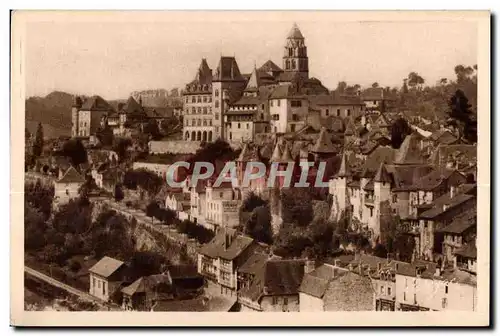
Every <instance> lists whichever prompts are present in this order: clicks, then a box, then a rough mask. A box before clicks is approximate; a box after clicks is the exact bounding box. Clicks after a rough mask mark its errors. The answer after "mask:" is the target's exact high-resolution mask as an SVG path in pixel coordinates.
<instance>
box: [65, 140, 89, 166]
mask: <svg viewBox="0 0 500 336" xmlns="http://www.w3.org/2000/svg"><path fill="white" fill-rule="evenodd" d="M62 154H63V155H64V156H66V157H68V158H69V159H70V160H71V164H72V165H73V166H75V167H77V166H79V165H80V164H82V163H86V162H87V150H86V149H85V147H84V146H83V144H82V142H81V141H80V140H79V139H71V140H68V141H66V142H65V143H64V145H63V148H62Z"/></svg>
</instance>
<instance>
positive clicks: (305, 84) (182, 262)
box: [24, 24, 486, 312]
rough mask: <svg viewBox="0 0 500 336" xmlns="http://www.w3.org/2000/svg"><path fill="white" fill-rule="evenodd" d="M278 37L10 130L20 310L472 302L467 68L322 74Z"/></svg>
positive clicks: (309, 54)
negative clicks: (17, 184)
mask: <svg viewBox="0 0 500 336" xmlns="http://www.w3.org/2000/svg"><path fill="white" fill-rule="evenodd" d="M283 40H284V44H283V45H284V47H281V46H276V48H282V59H281V60H274V61H273V60H268V61H266V62H265V63H263V64H260V65H259V64H254V66H253V68H252V69H242V68H240V67H239V65H238V61H237V57H236V56H224V55H222V56H221V57H220V59H218V60H217V61H216V62H215V63H213V64H210V62H209V60H208V59H205V58H203V59H201V60H200V62H199V66H198V68H196V69H192V73H193V77H192V80H191V81H190V82H188V83H186V84H185V86H184V87H182V88H179V89H172V90H163V89H162V90H159V91H154V90H151V91H135V92H132V93H131V94H130V97H128V98H127V99H126V100H124V101H120V102H110V101H107V100H106V99H104V98H103V97H101V96H99V95H94V96H79V95H75V96H73V97H72V100H73V101H72V104H71V106H68V108H67V111H66V112H65V113H66V116H67V117H68V118H69V117H70V118H71V125H72V127H71V134H70V135H69V136H59V137H47V136H44V125H42V123H41V122H40V123H39V124H38V126H37V128H36V130H35V131H31V132H30V131H29V130H28V129H26V134H25V139H26V146H25V204H24V207H25V210H24V213H25V222H24V225H25V279H27V280H26V281H25V288H26V291H25V292H26V293H28V294H29V295H28V294H26V295H25V305H26V309H28V310H41V309H44V308H45V307H43V305H40V304H39V302H38V303H37V302H36V300H34V299H33V298H34V297H36V296H42V297H43V298H44V300H48V299H50V298H55V297H57V298H58V300H59V308H58V309H64V310H77V311H78V310H119V311H193V312H203V311H220V312H222V311H223V312H229V311H231V312H250V311H251V312H317V311H445V310H462V311H477V296H478V295H477V280H476V277H477V271H476V269H477V247H476V236H477V115H478V113H479V111H477V66H476V65H470V66H469V65H456V66H455V65H451V64H450V68H453V67H454V71H455V74H456V78H443V79H441V80H440V81H438V83H426V82H425V78H424V77H422V76H423V75H420V74H418V73H417V72H411V73H410V74H409V75H408V77H407V78H404V79H402V81H401V86H400V87H383V86H382V85H381V84H379V83H377V82H375V83H373V84H372V85H371V86H370V87H362V86H361V85H358V84H352V85H351V84H348V83H347V82H339V84H338V86H337V87H336V88H327V87H326V86H325V85H324V84H323V83H322V82H321V80H320V79H318V78H314V77H311V76H310V74H309V62H314V55H317V54H318V53H319V51H318V50H310V49H308V47H307V39H306V36H304V35H303V33H302V32H301V30H300V28H299V26H298V25H297V24H293V25H292V24H291V29H290V31H289V32H288V34H287V35H286V36H283ZM158 101H160V102H161V103H158ZM153 103H154V104H153ZM484 113H486V112H484ZM179 162H186V163H188V165H187V167H186V166H178V165H177V163H179ZM195 163H209V164H210V165H211V166H212V167H214V169H213V171H212V172H211V174H208V173H207V171H206V170H205V171H201V170H199V169H196V168H194V167H195V166H196V165H195ZM256 163H259V164H261V165H262V166H263V167H265V168H266V169H264V170H265V171H263V172H262V174H256V172H255V167H256V165H255V164H256ZM231 165H232V166H234V167H235V169H234V172H235V174H234V175H233V174H232V172H230V171H226V167H228V166H231ZM250 174H253V175H252V177H253V178H252V179H251V180H250V181H248V176H249V175H250ZM257 175H258V176H257ZM203 176H204V177H203ZM218 176H222V177H225V178H226V180H225V181H223V182H221V181H217V179H218ZM167 180H173V181H175V182H176V183H175V185H173V184H169V183H167ZM195 181H196V182H195ZM245 181H246V182H249V183H245ZM40 288H43V290H41V289H40ZM61 298H62V299H61ZM31 299H33V301H31ZM61 302H63V304H61Z"/></svg>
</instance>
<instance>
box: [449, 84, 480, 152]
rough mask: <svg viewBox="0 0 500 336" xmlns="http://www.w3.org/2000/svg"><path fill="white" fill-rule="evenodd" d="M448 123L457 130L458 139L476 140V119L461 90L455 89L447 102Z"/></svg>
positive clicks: (473, 141)
mask: <svg viewBox="0 0 500 336" xmlns="http://www.w3.org/2000/svg"><path fill="white" fill-rule="evenodd" d="M448 106H449V110H448V116H449V117H450V119H449V120H448V124H449V125H451V126H454V127H455V128H457V130H458V135H459V138H460V139H464V140H466V141H468V142H470V143H476V142H477V120H475V117H474V114H473V112H472V110H471V105H470V104H469V100H468V99H467V97H466V96H465V94H464V92H463V91H462V90H457V91H456V92H455V94H454V95H453V96H452V97H451V98H450V100H449V102H448Z"/></svg>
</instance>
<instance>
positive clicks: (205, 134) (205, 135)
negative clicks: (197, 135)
mask: <svg viewBox="0 0 500 336" xmlns="http://www.w3.org/2000/svg"><path fill="white" fill-rule="evenodd" d="M203 141H207V131H203Z"/></svg>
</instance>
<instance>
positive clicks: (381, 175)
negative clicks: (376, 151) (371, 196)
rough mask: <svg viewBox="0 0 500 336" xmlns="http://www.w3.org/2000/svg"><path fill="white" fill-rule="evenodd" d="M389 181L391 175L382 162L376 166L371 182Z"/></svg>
mask: <svg viewBox="0 0 500 336" xmlns="http://www.w3.org/2000/svg"><path fill="white" fill-rule="evenodd" d="M391 181H392V179H391V176H390V175H389V173H388V172H387V169H386V168H385V164H384V163H383V162H382V163H381V164H380V166H379V168H378V171H377V174H376V175H375V178H374V179H373V182H382V183H391Z"/></svg>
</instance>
